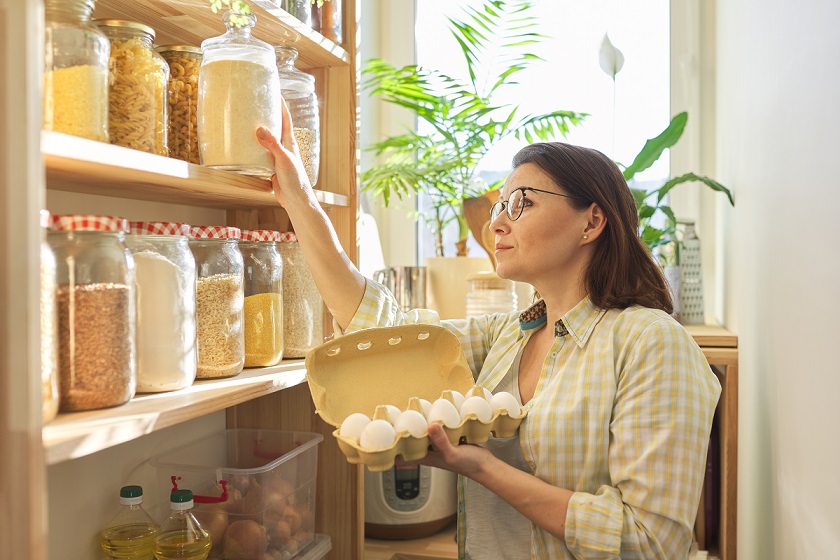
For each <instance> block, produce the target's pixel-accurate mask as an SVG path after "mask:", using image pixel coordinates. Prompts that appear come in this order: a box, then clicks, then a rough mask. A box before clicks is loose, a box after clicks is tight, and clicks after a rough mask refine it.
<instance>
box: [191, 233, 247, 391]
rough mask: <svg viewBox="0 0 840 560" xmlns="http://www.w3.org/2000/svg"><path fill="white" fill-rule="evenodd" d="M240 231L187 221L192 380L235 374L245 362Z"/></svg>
mask: <svg viewBox="0 0 840 560" xmlns="http://www.w3.org/2000/svg"><path fill="white" fill-rule="evenodd" d="M240 237H241V231H240V230H239V229H238V228H235V227H227V226H193V227H192V228H191V229H190V249H191V250H192V253H193V256H194V257H195V266H196V271H197V277H198V284H197V286H196V297H195V319H196V328H197V333H198V366H197V368H196V377H197V378H198V379H216V378H220V377H230V376H233V375H237V374H238V373H240V372H241V371H242V368H243V367H244V366H245V331H244V328H243V327H244V325H243V306H244V297H245V296H244V291H243V280H244V278H243V263H242V253H240V252H239V247H238V243H239V238H240Z"/></svg>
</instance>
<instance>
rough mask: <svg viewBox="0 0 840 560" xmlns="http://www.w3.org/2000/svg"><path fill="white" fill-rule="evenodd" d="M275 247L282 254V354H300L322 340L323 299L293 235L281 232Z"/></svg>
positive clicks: (303, 354) (288, 355)
mask: <svg viewBox="0 0 840 560" xmlns="http://www.w3.org/2000/svg"><path fill="white" fill-rule="evenodd" d="M277 249H278V251H279V252H280V256H281V257H282V258H283V344H284V351H283V355H284V357H286V358H304V357H306V354H307V353H308V352H309V351H310V350H312V349H313V348H315V347H316V346H318V345H319V344H321V343H322V342H323V341H324V301H323V300H322V299H321V294H320V293H319V292H318V288H317V287H316V286H315V279H314V278H313V277H312V273H311V272H310V270H309V266H308V265H307V264H306V261H305V260H304V258H303V252H302V251H301V249H300V245H299V244H298V242H297V236H296V235H295V234H294V233H291V232H285V233H281V234H280V243H278V244H277Z"/></svg>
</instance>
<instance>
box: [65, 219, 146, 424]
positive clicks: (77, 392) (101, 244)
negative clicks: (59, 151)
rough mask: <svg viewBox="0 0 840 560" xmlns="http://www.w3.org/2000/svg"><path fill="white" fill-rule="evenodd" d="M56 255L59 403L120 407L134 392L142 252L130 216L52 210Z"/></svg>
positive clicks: (78, 407)
mask: <svg viewBox="0 0 840 560" xmlns="http://www.w3.org/2000/svg"><path fill="white" fill-rule="evenodd" d="M50 227H51V229H50V232H49V234H48V240H49V243H50V247H52V250H53V252H54V253H55V257H56V264H57V266H56V280H57V285H58V288H57V290H56V309H57V312H58V393H59V398H60V405H59V408H60V410H61V411H64V412H69V411H76V410H91V409H95V408H104V407H109V406H116V405H119V404H123V403H125V402H127V401H128V400H129V399H131V397H133V396H134V391H135V387H136V383H137V378H136V369H135V368H136V358H135V356H136V354H135V346H134V325H135V310H134V259H133V258H132V257H131V253H130V252H129V251H128V248H127V247H126V245H125V234H126V232H127V231H128V222H127V221H126V220H125V219H124V218H118V217H113V216H90V215H56V216H52V219H51V226H50Z"/></svg>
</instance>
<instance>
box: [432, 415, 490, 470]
mask: <svg viewBox="0 0 840 560" xmlns="http://www.w3.org/2000/svg"><path fill="white" fill-rule="evenodd" d="M429 439H430V440H431V443H432V446H433V447H434V451H430V452H429V453H428V455H426V456H425V457H423V458H422V459H420V460H419V461H416V463H417V464H420V465H426V466H429V467H437V468H439V469H444V470H447V471H452V472H456V473H458V474H460V475H463V476H466V477H467V478H475V476H476V475H477V474H478V473H479V472H480V471H481V469H483V468H485V467H486V466H487V464H488V462H490V461H491V460H492V459H493V458H494V456H493V454H492V453H490V452H489V451H487V450H486V449H484V448H483V447H479V446H477V445H468V444H464V445H457V446H456V445H452V444H451V443H450V442H449V438H448V437H446V432H444V431H443V427H442V426H441V425H440V424H438V423H436V422H432V423H431V424H429Z"/></svg>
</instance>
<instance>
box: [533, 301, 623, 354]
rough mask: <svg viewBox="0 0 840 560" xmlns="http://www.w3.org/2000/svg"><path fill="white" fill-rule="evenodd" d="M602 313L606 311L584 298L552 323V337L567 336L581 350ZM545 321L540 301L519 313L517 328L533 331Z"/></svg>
mask: <svg viewBox="0 0 840 560" xmlns="http://www.w3.org/2000/svg"><path fill="white" fill-rule="evenodd" d="M604 313H606V310H604V309H599V308H598V307H595V305H594V304H593V303H592V300H590V299H589V296H586V297H585V298H583V299H582V300H580V303H578V304H577V305H575V306H574V307H573V308H571V309H570V310H569V311H568V313H566V314H565V315H563V317H562V318H561V319H560V320H559V321H557V322H556V323H554V336H555V338H558V337H561V336H566V335H569V336H571V337H572V339H573V340H574V341H575V343H576V344H577V345H578V346H579V347H581V348H583V346H584V345H585V344H586V341H587V340H589V337H590V335H591V334H592V331H593V330H594V328H595V325H597V324H598V321H600V319H601V317H603V316H604ZM547 319H548V318H547V317H546V314H545V301H543V300H540V301H538V302H537V303H535V304H534V305H532V306H531V307H529V308H528V309H526V310H525V311H523V312H522V313H520V315H519V328H520V329H522V330H523V331H530V330H535V329H537V328H539V327H541V326H542V325H544V324H545V322H546V321H547Z"/></svg>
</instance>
